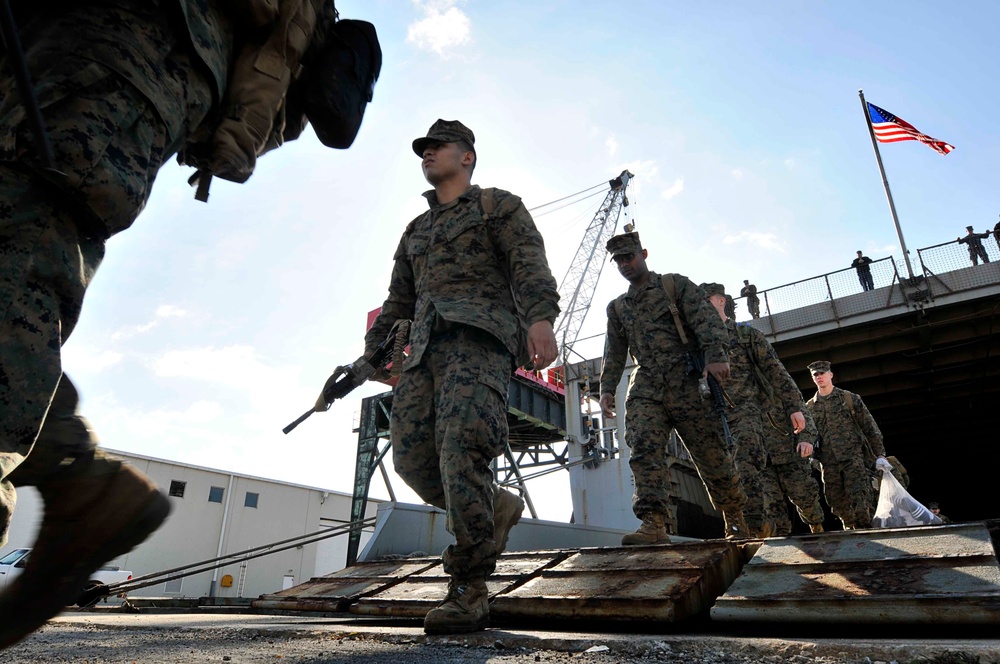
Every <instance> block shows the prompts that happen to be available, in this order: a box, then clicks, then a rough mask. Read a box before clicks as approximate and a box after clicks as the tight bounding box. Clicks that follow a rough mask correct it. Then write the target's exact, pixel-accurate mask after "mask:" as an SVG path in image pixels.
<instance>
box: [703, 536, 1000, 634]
mask: <svg viewBox="0 0 1000 664" xmlns="http://www.w3.org/2000/svg"><path fill="white" fill-rule="evenodd" d="M711 616H712V619H713V620H719V621H739V622H796V623H872V622H879V623H896V624H923V623H928V624H930V623H934V624H938V625H940V624H945V623H946V624H964V625H981V624H998V623H1000V565H998V563H997V558H996V553H995V551H994V548H993V543H992V541H991V539H990V533H989V531H988V530H987V527H986V525H985V524H983V523H965V524H954V525H944V526H925V527H921V528H897V529H886V530H851V531H846V532H835V533H825V534H823V535H811V536H804V537H787V538H775V539H769V540H764V542H763V543H762V544H761V547H760V549H759V550H758V551H757V553H756V554H755V555H754V557H753V558H752V559H751V560H750V562H749V563H747V565H746V566H744V568H743V572H742V574H741V575H740V577H739V578H738V579H736V582H735V583H734V584H733V585H732V586H731V587H730V588H729V590H727V591H726V593H725V594H724V595H723V596H722V597H720V598H719V599H718V600H717V601H716V603H715V606H714V607H712V610H711Z"/></svg>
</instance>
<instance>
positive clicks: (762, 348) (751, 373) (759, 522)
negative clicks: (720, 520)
mask: <svg viewBox="0 0 1000 664" xmlns="http://www.w3.org/2000/svg"><path fill="white" fill-rule="evenodd" d="M706 286H709V285H707V284H706ZM726 329H727V330H728V332H729V367H730V378H729V382H728V383H727V384H726V387H725V390H726V394H727V395H728V401H729V405H730V411H729V425H730V428H731V429H732V433H733V440H734V441H735V442H736V465H737V466H738V467H739V471H740V479H741V480H742V481H743V489H744V490H745V491H746V494H747V508H746V510H745V512H744V515H745V516H746V520H747V525H748V526H749V527H750V530H751V532H760V531H761V528H762V526H763V525H764V523H765V522H766V521H767V518H766V515H767V514H768V513H770V512H771V511H772V510H773V508H772V506H771V503H772V502H780V501H781V496H780V494H779V495H775V494H774V493H773V492H767V491H765V487H764V485H763V483H762V477H761V473H762V472H763V471H764V467H765V465H766V463H767V451H766V448H765V443H764V427H765V423H764V413H766V412H767V411H768V410H769V409H770V408H771V403H772V402H774V403H776V404H780V405H781V406H780V410H781V411H782V412H783V417H782V419H781V420H780V421H782V422H788V421H789V417H790V416H791V414H792V413H794V412H796V411H800V410H802V408H803V406H802V393H801V392H799V388H798V387H797V386H796V385H795V381H794V380H792V377H791V376H789V375H788V371H786V370H785V366H784V365H783V364H782V363H781V360H779V359H778V355H777V353H775V352H774V348H773V347H772V346H771V344H770V343H768V341H767V339H766V338H765V337H764V334H763V333H762V332H760V331H759V330H757V329H755V328H754V327H752V326H750V325H748V324H745V323H742V324H737V323H735V322H734V321H732V320H729V321H726Z"/></svg>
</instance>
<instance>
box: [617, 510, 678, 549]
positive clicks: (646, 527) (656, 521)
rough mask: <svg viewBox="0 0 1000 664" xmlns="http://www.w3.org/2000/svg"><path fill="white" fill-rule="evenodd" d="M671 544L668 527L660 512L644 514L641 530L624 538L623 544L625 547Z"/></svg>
mask: <svg viewBox="0 0 1000 664" xmlns="http://www.w3.org/2000/svg"><path fill="white" fill-rule="evenodd" d="M669 543H670V537H668V536H667V527H666V525H665V524H664V520H663V515H662V514H660V513H659V512H650V513H649V514H644V515H643V517H642V525H641V526H639V530H637V531H635V532H634V533H629V534H628V535H625V536H624V537H622V544H623V545H624V546H638V545H642V544H669Z"/></svg>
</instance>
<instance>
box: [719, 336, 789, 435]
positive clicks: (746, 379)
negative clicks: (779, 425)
mask: <svg viewBox="0 0 1000 664" xmlns="http://www.w3.org/2000/svg"><path fill="white" fill-rule="evenodd" d="M726 330H727V331H728V332H729V370H730V377H729V382H728V383H727V384H726V386H725V390H726V394H728V395H729V398H730V400H731V401H732V404H730V405H731V407H732V410H733V412H734V415H737V416H740V415H743V414H747V415H751V416H753V417H760V415H761V413H764V412H767V411H768V410H769V406H770V404H771V403H774V404H775V405H777V406H779V407H780V409H781V410H783V411H784V413H785V415H786V417H784V420H785V421H786V422H787V421H788V417H787V416H790V415H791V414H792V413H794V412H796V411H800V410H802V409H803V407H804V406H803V405H802V393H801V392H799V388H798V386H797V385H796V384H795V381H794V380H792V377H791V376H789V375H788V371H786V370H785V365H783V364H782V363H781V360H779V359H778V354H777V353H775V352H774V347H773V346H771V344H770V343H768V341H767V339H766V338H765V337H764V334H763V333H762V332H761V331H760V330H758V329H756V328H754V327H752V326H751V325H748V324H746V323H735V322H734V321H732V320H728V321H726Z"/></svg>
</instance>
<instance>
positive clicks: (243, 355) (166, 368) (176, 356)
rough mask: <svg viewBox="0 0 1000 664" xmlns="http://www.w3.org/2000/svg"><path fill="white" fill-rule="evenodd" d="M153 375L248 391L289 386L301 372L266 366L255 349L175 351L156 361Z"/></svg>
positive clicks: (164, 354) (235, 347)
mask: <svg viewBox="0 0 1000 664" xmlns="http://www.w3.org/2000/svg"><path fill="white" fill-rule="evenodd" d="M152 365H153V371H154V372H155V373H156V375H157V376H161V377H164V378H190V379H193V380H199V381H204V382H209V383H216V384H221V385H225V386H227V387H231V388H235V389H240V390H244V391H253V390H254V389H256V388H257V387H259V386H271V387H273V386H278V385H289V384H292V383H294V382H295V381H296V379H297V377H298V374H299V369H298V368H294V367H275V366H270V365H268V364H266V363H265V362H264V361H262V360H261V359H260V358H259V357H258V356H257V353H256V351H254V349H253V348H252V347H251V346H243V345H234V346H227V347H225V348H195V349H189V350H171V351H167V352H165V353H163V354H162V355H160V356H159V357H157V358H155V359H154V360H153V362H152Z"/></svg>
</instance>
